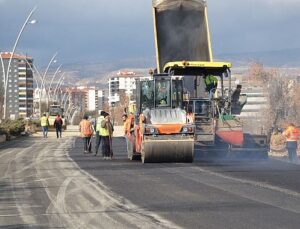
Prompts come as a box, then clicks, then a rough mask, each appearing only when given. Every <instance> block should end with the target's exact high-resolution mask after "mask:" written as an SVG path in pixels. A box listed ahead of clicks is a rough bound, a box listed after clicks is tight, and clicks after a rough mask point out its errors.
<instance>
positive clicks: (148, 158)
mask: <svg viewBox="0 0 300 229" xmlns="http://www.w3.org/2000/svg"><path fill="white" fill-rule="evenodd" d="M141 156H142V162H143V163H156V162H158V163H159V162H184V163H191V162H193V159H194V139H193V138H190V137H189V138H182V137H179V139H174V138H173V139H159V138H158V139H145V140H144V142H143V143H142V155H141Z"/></svg>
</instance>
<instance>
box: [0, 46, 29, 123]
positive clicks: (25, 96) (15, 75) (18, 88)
mask: <svg viewBox="0 0 300 229" xmlns="http://www.w3.org/2000/svg"><path fill="white" fill-rule="evenodd" d="M0 57H1V64H0V76H1V77H0V78H1V81H2V82H4V75H5V74H6V73H7V69H8V64H9V59H10V58H11V57H12V61H11V66H10V68H9V72H8V83H7V95H6V98H5V99H6V117H7V118H10V119H18V118H26V117H31V116H32V114H33V73H32V64H33V59H32V58H31V57H28V56H22V55H18V54H14V55H13V56H12V53H8V52H4V53H0ZM2 86H3V87H2V88H3V89H4V84H3V83H2ZM3 91H4V90H3Z"/></svg>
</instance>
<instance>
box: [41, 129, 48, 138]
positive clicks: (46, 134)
mask: <svg viewBox="0 0 300 229" xmlns="http://www.w3.org/2000/svg"><path fill="white" fill-rule="evenodd" d="M42 131H43V136H44V138H47V136H48V126H42Z"/></svg>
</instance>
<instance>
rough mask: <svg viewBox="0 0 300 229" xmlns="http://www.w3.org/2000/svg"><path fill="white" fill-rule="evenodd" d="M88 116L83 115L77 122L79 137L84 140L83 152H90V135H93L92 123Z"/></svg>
mask: <svg viewBox="0 0 300 229" xmlns="http://www.w3.org/2000/svg"><path fill="white" fill-rule="evenodd" d="M88 118H89V117H88V116H87V115H84V117H83V119H82V120H81V122H80V123H79V131H80V134H81V137H82V138H83V141H84V154H86V153H92V139H91V137H92V135H93V125H92V123H91V122H90V121H89V120H88Z"/></svg>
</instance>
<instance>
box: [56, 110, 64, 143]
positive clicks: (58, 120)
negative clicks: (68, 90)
mask: <svg viewBox="0 0 300 229" xmlns="http://www.w3.org/2000/svg"><path fill="white" fill-rule="evenodd" d="M62 125H63V120H62V119H61V117H60V115H59V114H57V116H56V118H55V120H54V127H55V130H56V137H57V138H61V129H62Z"/></svg>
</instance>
